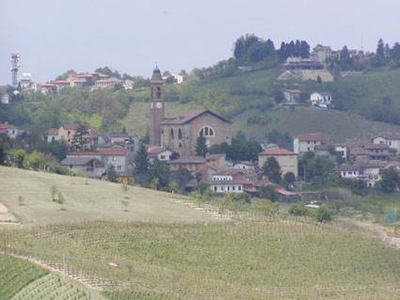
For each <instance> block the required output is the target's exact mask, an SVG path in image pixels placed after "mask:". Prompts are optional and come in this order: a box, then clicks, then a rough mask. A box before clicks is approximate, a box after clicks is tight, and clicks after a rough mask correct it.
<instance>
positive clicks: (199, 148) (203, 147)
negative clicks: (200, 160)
mask: <svg viewBox="0 0 400 300" xmlns="http://www.w3.org/2000/svg"><path fill="white" fill-rule="evenodd" d="M207 153H208V148H207V144H206V138H205V137H204V136H202V135H201V136H199V137H198V138H197V140H196V155H198V156H202V157H206V155H207Z"/></svg>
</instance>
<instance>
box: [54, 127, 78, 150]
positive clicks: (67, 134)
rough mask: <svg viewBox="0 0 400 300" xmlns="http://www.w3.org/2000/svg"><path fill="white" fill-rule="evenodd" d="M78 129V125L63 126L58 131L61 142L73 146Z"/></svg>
mask: <svg viewBox="0 0 400 300" xmlns="http://www.w3.org/2000/svg"><path fill="white" fill-rule="evenodd" d="M77 129H78V125H76V124H63V125H61V127H60V128H59V130H58V134H59V140H60V141H64V142H65V143H66V144H68V145H71V143H72V139H73V137H74V135H75V133H76V130H77Z"/></svg>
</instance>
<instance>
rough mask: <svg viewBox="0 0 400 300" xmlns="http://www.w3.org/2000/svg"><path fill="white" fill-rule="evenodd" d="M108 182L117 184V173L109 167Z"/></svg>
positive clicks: (107, 171)
mask: <svg viewBox="0 0 400 300" xmlns="http://www.w3.org/2000/svg"><path fill="white" fill-rule="evenodd" d="M106 176H107V180H108V181H111V182H117V172H115V167H114V166H113V165H109V166H108V167H107V170H106Z"/></svg>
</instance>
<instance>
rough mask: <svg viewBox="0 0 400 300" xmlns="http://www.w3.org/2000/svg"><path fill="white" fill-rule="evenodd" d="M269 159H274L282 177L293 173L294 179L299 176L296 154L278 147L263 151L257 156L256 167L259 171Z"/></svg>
mask: <svg viewBox="0 0 400 300" xmlns="http://www.w3.org/2000/svg"><path fill="white" fill-rule="evenodd" d="M271 157H273V158H275V159H276V161H277V162H278V164H279V166H280V167H281V172H282V176H284V175H285V174H286V173H289V172H291V173H293V174H294V176H295V177H297V176H298V175H299V172H298V155H297V154H296V153H294V152H292V151H290V150H287V149H283V148H279V147H275V148H268V149H265V150H264V151H262V152H261V153H259V154H258V167H259V168H260V169H261V168H262V167H263V166H264V164H265V163H266V162H267V160H268V158H271Z"/></svg>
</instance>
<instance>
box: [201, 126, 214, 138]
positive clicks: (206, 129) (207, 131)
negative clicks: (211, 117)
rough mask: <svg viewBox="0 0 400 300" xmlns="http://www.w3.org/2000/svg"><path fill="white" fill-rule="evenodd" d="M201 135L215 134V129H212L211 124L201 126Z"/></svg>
mask: <svg viewBox="0 0 400 300" xmlns="http://www.w3.org/2000/svg"><path fill="white" fill-rule="evenodd" d="M199 135H200V136H215V132H214V129H212V128H211V127H210V126H204V127H202V128H200V131H199Z"/></svg>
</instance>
